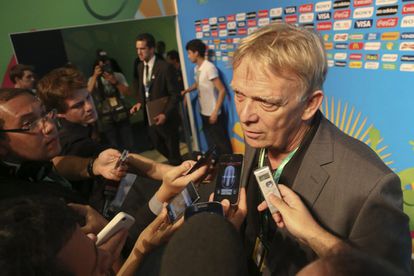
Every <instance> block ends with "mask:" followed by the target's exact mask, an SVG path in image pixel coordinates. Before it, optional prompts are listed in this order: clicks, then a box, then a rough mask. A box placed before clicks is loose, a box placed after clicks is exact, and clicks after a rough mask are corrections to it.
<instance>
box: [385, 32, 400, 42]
mask: <svg viewBox="0 0 414 276" xmlns="http://www.w3.org/2000/svg"><path fill="white" fill-rule="evenodd" d="M399 37H400V33H399V32H387V33H382V34H381V40H397V39H398V38H399Z"/></svg>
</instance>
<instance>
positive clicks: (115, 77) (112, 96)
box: [88, 55, 133, 149]
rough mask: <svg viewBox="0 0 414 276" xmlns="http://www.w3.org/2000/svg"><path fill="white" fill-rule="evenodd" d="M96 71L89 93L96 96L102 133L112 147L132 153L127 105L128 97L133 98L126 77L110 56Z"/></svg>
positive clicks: (101, 58)
mask: <svg viewBox="0 0 414 276" xmlns="http://www.w3.org/2000/svg"><path fill="white" fill-rule="evenodd" d="M93 68H94V69H93V70H94V71H93V75H92V76H91V77H90V78H89V81H88V91H89V92H90V93H92V95H93V98H94V100H95V104H96V108H97V111H98V114H99V116H98V117H99V120H98V129H99V132H100V133H102V134H103V135H104V137H105V138H106V139H107V142H108V143H110V144H111V145H112V146H114V147H116V148H123V149H132V147H133V137H132V132H131V125H130V122H129V109H128V107H127V106H126V104H125V101H124V96H126V95H128V94H129V87H128V83H127V81H126V79H125V76H124V75H123V74H122V73H121V72H115V71H114V67H113V66H112V64H111V61H110V58H108V56H106V55H101V56H99V57H98V59H97V60H96V61H95V63H94V67H93Z"/></svg>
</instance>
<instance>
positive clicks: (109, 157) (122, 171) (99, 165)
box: [93, 149, 128, 181]
mask: <svg viewBox="0 0 414 276" xmlns="http://www.w3.org/2000/svg"><path fill="white" fill-rule="evenodd" d="M120 156H121V153H120V152H119V151H117V150H115V149H107V150H104V151H103V152H101V153H100V154H99V156H98V158H96V159H95V162H93V173H94V174H95V175H102V176H103V177H104V178H106V179H109V180H115V181H119V180H121V178H122V177H124V176H125V175H126V173H127V170H128V167H127V166H126V165H125V164H122V165H121V166H119V167H118V168H117V169H114V168H115V165H116V162H117V161H118V159H119V157H120ZM125 163H126V162H125Z"/></svg>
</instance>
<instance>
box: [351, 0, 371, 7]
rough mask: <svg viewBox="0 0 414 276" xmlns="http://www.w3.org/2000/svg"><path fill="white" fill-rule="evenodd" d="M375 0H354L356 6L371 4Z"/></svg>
mask: <svg viewBox="0 0 414 276" xmlns="http://www.w3.org/2000/svg"><path fill="white" fill-rule="evenodd" d="M372 3H373V0H354V7H364V6H371V5H372Z"/></svg>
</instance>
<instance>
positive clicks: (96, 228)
mask: <svg viewBox="0 0 414 276" xmlns="http://www.w3.org/2000/svg"><path fill="white" fill-rule="evenodd" d="M68 206H69V207H70V208H72V209H73V210H75V211H76V212H77V213H79V214H80V215H81V216H83V217H84V218H85V225H84V226H82V227H81V230H82V232H83V233H85V234H90V233H92V234H95V235H97V234H98V233H99V232H100V231H101V230H102V229H103V228H104V227H105V225H107V224H108V221H107V220H106V219H105V218H104V217H103V216H101V214H99V213H98V212H97V211H96V210H95V209H94V208H92V207H91V206H89V205H82V204H76V203H69V204H68Z"/></svg>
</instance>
